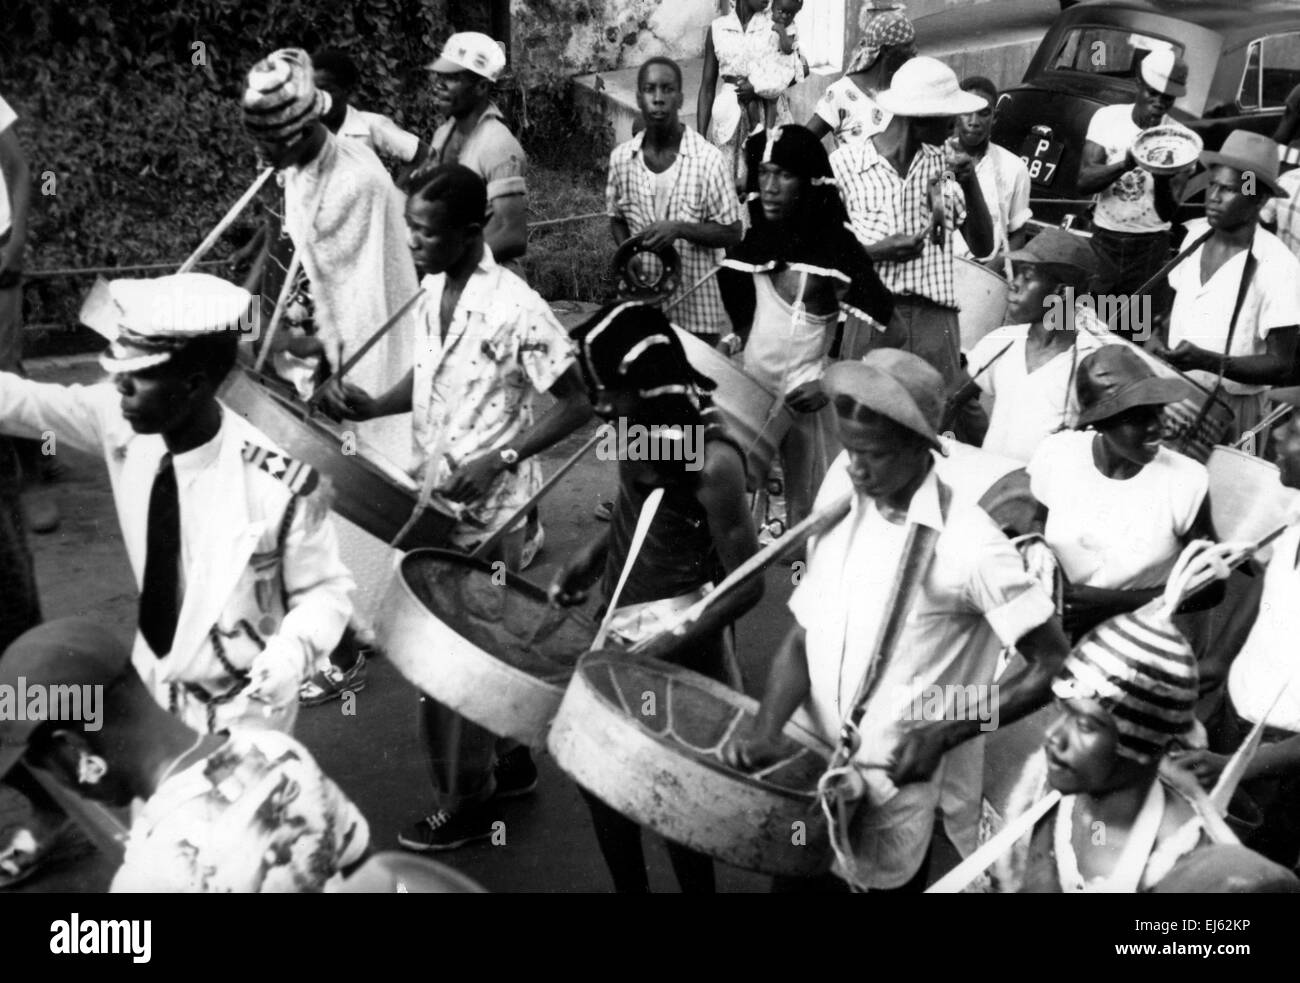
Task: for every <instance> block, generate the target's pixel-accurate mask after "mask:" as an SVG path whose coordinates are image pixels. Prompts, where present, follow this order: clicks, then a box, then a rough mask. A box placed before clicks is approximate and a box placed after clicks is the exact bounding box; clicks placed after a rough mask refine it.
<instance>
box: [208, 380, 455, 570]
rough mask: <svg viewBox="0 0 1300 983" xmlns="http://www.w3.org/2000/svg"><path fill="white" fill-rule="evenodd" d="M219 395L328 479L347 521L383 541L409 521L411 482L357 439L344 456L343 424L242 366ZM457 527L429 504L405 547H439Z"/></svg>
mask: <svg viewBox="0 0 1300 983" xmlns="http://www.w3.org/2000/svg"><path fill="white" fill-rule="evenodd" d="M218 397H219V398H220V400H221V402H222V403H223V404H225V406H226V407H228V408H229V409H230V410H232V411H233V412H235V413H238V414H239V415H240V416H242V417H243V418H244V419H246V420H247V421H248V422H249V423H251V424H252V425H253V426H255V427H256V428H257V429H258V430H260V431H262V433H264V434H266V435H267V437H269V438H270V439H271V440H272V441H274V442H275V443H276V444H277V445H279V447H280V449H281V450H283V451H284V453H286V454H288V455H289V456H290V457H292V458H294V459H295V460H298V461H302V462H303V463H305V464H309V465H311V466H312V467H313V468H315V469H316V470H317V471H318V472H319V473H320V474H321V475H323V476H325V477H326V478H329V479H330V481H331V482H332V483H333V486H334V502H333V508H334V510H335V511H336V512H338V513H339V515H341V516H343V518H345V519H347V520H348V521H349V522H353V523H356V525H358V526H360V527H361V528H362V529H364V530H365V531H366V532H368V533H370V535H372V536H374V537H376V538H377V539H382V540H383V541H384V542H386V543H387V542H392V540H393V538H394V537H395V536H396V535H397V534H398V532H399V531H401V528H402V526H403V525H405V523H406V521H407V519H409V518H410V515H411V512H412V511H414V509H415V503H416V499H417V498H418V496H419V488H418V487H417V486H416V484H415V482H414V481H413V480H412V479H411V478H410V476H409V475H407V474H406V473H405V472H403V471H402V470H401V469H400V468H398V467H396V466H395V465H394V464H392V462H390V461H388V460H386V459H385V458H384V457H383V456H382V455H380V454H379V453H378V452H376V451H374V450H372V449H370V448H368V447H367V446H366V445H365V443H364V442H363V441H361V440H360V439H359V438H358V439H357V440H356V441H355V443H356V453H355V454H344V453H343V445H344V438H343V432H344V430H345V429H346V425H344V426H340V425H339V424H336V423H334V422H333V421H332V420H329V419H327V418H325V417H323V416H321V415H319V414H316V413H309V411H308V410H307V409H306V406H305V405H304V404H303V403H301V402H299V401H298V400H295V399H292V398H289V397H287V396H283V395H281V394H280V393H279V392H277V391H276V390H275V389H274V388H273V386H272V385H270V384H268V383H267V382H265V381H263V380H262V379H260V378H259V377H257V376H255V375H254V374H253V373H252V372H250V371H249V370H247V369H245V368H244V367H243V366H236V367H235V368H234V369H232V370H231V372H230V374H229V375H228V376H227V377H226V381H225V382H224V383H223V384H222V387H221V391H220V392H219V393H218ZM455 524H456V520H455V518H454V517H453V516H451V515H448V514H447V513H445V512H441V511H439V510H438V509H436V508H434V507H432V506H430V507H429V508H427V509H425V511H424V514H423V515H422V516H421V517H420V521H419V522H418V523H417V524H416V526H415V528H414V529H412V530H411V531H410V532H409V533H408V534H407V536H406V539H405V543H406V544H408V545H415V546H438V545H441V544H443V543H445V542H446V541H447V536H448V535H449V534H450V533H451V530H452V527H453V526H454V525H455Z"/></svg>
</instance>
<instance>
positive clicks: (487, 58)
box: [427, 31, 506, 82]
mask: <svg viewBox="0 0 1300 983" xmlns="http://www.w3.org/2000/svg"><path fill="white" fill-rule="evenodd" d="M427 67H428V69H429V71H431V72H443V73H446V74H450V73H453V72H473V73H474V74H475V75H482V76H483V77H484V78H485V79H487V80H488V81H489V82H495V81H496V80H497V79H498V78H500V77H501V73H502V72H503V71H505V67H506V53H505V50H504V49H503V48H502V47H501V44H500V43H499V42H497V41H496V40H494V39H493V38H490V37H488V36H487V35H486V34H480V33H479V32H478V31H463V32H461V33H460V34H453V35H452V36H451V37H449V38H448V39H447V43H446V44H444V45H443V46H442V54H441V55H439V56H438V57H437V58H436V59H435V60H434V61H433V62H432V63H430V64H429V65H428V66H427Z"/></svg>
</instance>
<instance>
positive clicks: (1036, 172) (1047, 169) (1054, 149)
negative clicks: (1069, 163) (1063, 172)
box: [1020, 136, 1065, 187]
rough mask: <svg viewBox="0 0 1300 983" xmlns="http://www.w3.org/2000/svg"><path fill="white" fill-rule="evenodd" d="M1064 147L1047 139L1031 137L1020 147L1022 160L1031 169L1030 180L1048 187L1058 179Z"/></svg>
mask: <svg viewBox="0 0 1300 983" xmlns="http://www.w3.org/2000/svg"><path fill="white" fill-rule="evenodd" d="M1064 149H1065V147H1064V145H1063V144H1061V143H1060V142H1059V141H1057V140H1049V139H1048V138H1047V137H1039V136H1029V137H1026V138H1025V142H1024V143H1022V144H1021V145H1020V159H1021V160H1023V161H1024V162H1025V167H1027V168H1029V180H1031V181H1033V182H1034V184H1038V185H1042V186H1043V187H1046V186H1047V185H1049V184H1051V183H1052V179H1053V178H1055V177H1056V169H1057V167H1058V166H1059V165H1060V163H1061V153H1062V151H1063V150H1064Z"/></svg>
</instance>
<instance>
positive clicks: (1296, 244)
mask: <svg viewBox="0 0 1300 983" xmlns="http://www.w3.org/2000/svg"><path fill="white" fill-rule="evenodd" d="M1277 183H1278V184H1280V185H1281V186H1282V189H1283V190H1284V191H1286V193H1287V194H1289V195H1290V196H1291V197H1290V198H1270V199H1269V200H1268V201H1266V202H1265V203H1264V207H1263V208H1262V209H1261V210H1260V213H1259V220H1260V221H1261V222H1263V223H1265V224H1267V225H1272V224H1273V223H1277V232H1276V235H1277V237H1278V238H1279V239H1281V240H1282V242H1283V243H1285V244H1286V248H1287V249H1289V250H1291V252H1293V253H1294V254H1295V255H1296V256H1297V257H1300V168H1296V169H1295V170H1290V171H1287V172H1286V173H1285V174H1283V175H1282V176H1281V177H1280V178H1278V179H1277Z"/></svg>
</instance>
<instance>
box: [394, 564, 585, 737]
mask: <svg viewBox="0 0 1300 983" xmlns="http://www.w3.org/2000/svg"><path fill="white" fill-rule="evenodd" d="M396 567H397V576H396V577H394V578H393V582H392V584H391V585H390V587H389V590H388V594H387V595H386V596H385V597H384V600H383V602H382V604H381V605H380V608H379V614H378V615H377V617H376V618H375V631H376V634H377V636H378V642H379V645H380V647H381V648H382V649H383V651H384V652H385V653H386V654H387V656H388V658H389V659H390V660H391V661H392V663H393V665H394V666H396V668H397V670H398V672H400V673H401V674H402V675H403V676H404V677H406V679H407V680H408V681H409V682H411V683H412V684H413V685H414V686H415V687H416V688H417V689H419V690H421V691H422V692H424V693H427V694H428V695H429V696H432V697H433V698H434V699H435V700H437V701H438V702H440V703H444V704H446V705H447V706H449V707H451V708H452V709H453V710H455V711H456V712H457V713H459V714H461V715H462V716H465V717H468V718H469V719H470V720H472V721H474V722H475V723H476V724H479V725H480V726H482V727H486V728H487V729H488V730H490V731H491V732H492V733H494V734H498V735H500V736H501V737H512V738H514V739H515V740H517V741H522V742H523V743H525V744H529V745H532V746H533V747H541V746H542V745H543V744H544V742H545V740H546V729H547V726H548V725H549V724H550V722H551V719H552V718H553V717H554V716H555V711H556V709H557V708H558V707H559V705H560V700H561V699H562V698H563V696H564V687H565V685H566V684H567V683H568V681H569V677H570V676H571V675H572V674H573V668H574V666H575V665H576V664H577V662H578V659H579V658H580V657H581V656H582V654H583V653H584V652H586V651H587V650H588V649H589V648H590V647H591V642H592V639H594V638H595V636H596V626H595V625H594V624H592V622H591V620H590V619H589V618H587V617H585V616H584V615H582V614H581V613H580V612H578V611H576V610H574V609H572V608H557V607H554V606H552V605H551V604H550V603H549V602H548V601H547V598H546V592H545V591H543V590H542V589H541V588H539V587H537V586H535V585H533V584H531V583H529V582H528V581H527V580H524V579H523V578H522V577H517V576H515V575H514V574H512V573H506V572H504V571H501V570H500V569H499V568H497V567H493V566H492V565H491V564H488V563H486V562H484V561H481V560H475V559H471V558H470V557H468V556H466V555H464V554H463V553H455V552H452V551H450V550H438V549H419V550H412V551H411V552H410V553H407V554H406V555H405V556H403V557H401V558H400V559H399V560H398V561H397V563H396Z"/></svg>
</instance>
